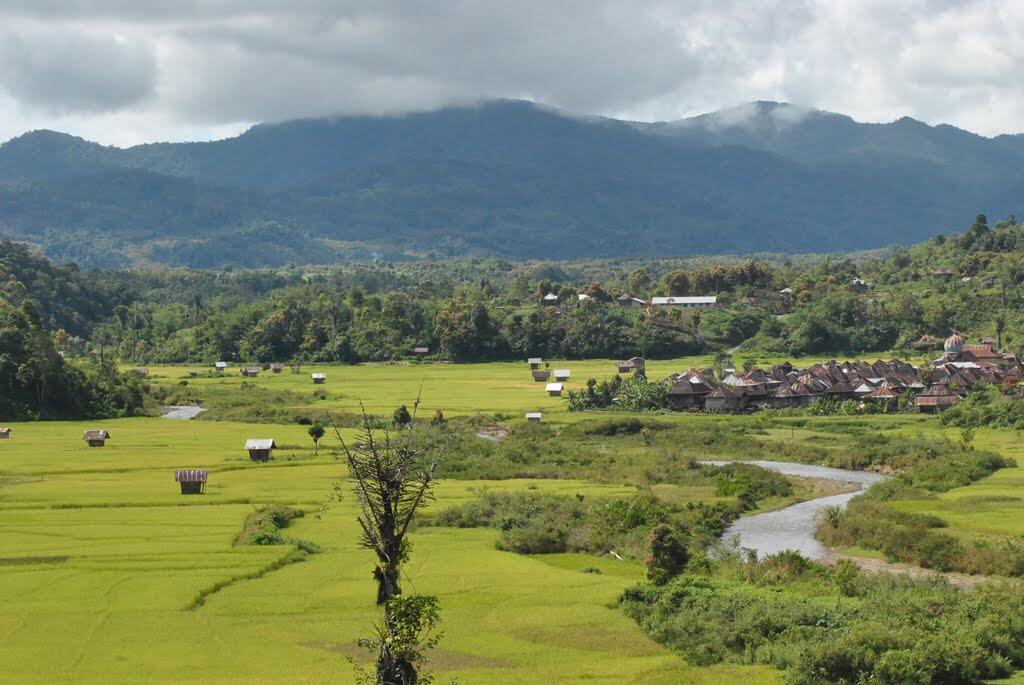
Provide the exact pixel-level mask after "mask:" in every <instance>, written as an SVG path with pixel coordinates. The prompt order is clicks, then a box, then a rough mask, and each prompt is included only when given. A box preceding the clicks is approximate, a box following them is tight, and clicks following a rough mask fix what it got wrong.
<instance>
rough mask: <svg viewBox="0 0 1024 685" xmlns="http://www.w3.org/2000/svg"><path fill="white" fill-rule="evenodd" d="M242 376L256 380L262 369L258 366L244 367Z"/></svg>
mask: <svg viewBox="0 0 1024 685" xmlns="http://www.w3.org/2000/svg"><path fill="white" fill-rule="evenodd" d="M241 373H242V375H243V376H244V377H246V378H256V377H257V376H259V375H260V367H258V366H243V367H242V372H241Z"/></svg>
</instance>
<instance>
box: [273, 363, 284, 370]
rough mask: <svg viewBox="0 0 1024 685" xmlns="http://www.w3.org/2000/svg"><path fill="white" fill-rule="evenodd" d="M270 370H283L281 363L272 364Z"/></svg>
mask: <svg viewBox="0 0 1024 685" xmlns="http://www.w3.org/2000/svg"><path fill="white" fill-rule="evenodd" d="M270 368H272V369H283V368H284V364H282V363H281V362H274V363H273V364H271V365H270Z"/></svg>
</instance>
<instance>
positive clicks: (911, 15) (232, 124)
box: [0, 0, 1024, 146]
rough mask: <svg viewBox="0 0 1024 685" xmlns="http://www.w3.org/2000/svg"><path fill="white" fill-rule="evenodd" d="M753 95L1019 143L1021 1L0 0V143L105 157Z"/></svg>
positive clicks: (625, 113)
mask: <svg viewBox="0 0 1024 685" xmlns="http://www.w3.org/2000/svg"><path fill="white" fill-rule="evenodd" d="M497 97H505V98H523V99H529V100H534V101H537V102H541V103H545V104H549V105H553V106H555V107H559V108H562V109H565V110H568V111H570V112H573V113H579V114H599V115H606V116H614V117H619V118H629V119H635V120H644V121H653V120H671V119H678V118H681V117H685V116H691V115H695V114H700V113H704V112H708V111H713V110H717V109H721V108H725V107H732V106H735V105H739V104H742V103H745V102H750V101H754V100H776V101H782V102H791V103H794V104H798V105H803V106H806V107H813V108H820V109H825V110H829V111H834V112H840V113H843V114H848V115H850V116H852V117H854V118H855V119H857V120H859V121H892V120H895V119H898V118H900V117H903V116H910V117H914V118H916V119H920V120H922V121H926V122H928V123H931V124H938V123H950V124H954V125H956V126H960V127H962V128H966V129H968V130H972V131H975V132H978V133H981V134H984V135H995V134H999V133H1017V132H1022V131H1024V1H1022V0H1002V1H1000V0H884V1H882V0H675V1H671V2H669V1H663V0H499V1H495V0H434V1H432V2H426V1H423V0H177V1H176V2H166V1H165V0H160V1H157V0H0V141H2V140H7V139H9V138H11V137H13V136H16V135H19V134H21V133H24V132H25V131H29V130H34V129H40V128H49V129H54V130H58V131H65V132H68V133H72V134H74V135H79V136H82V137H84V138H87V139H90V140H96V141H99V142H101V143H104V144H110V145H121V146H125V145H132V144H136V143H141V142H152V141H162V140H174V141H177V140H208V139H213V138H222V137H226V136H230V135H235V134H237V133H239V132H241V131H243V130H244V129H245V128H247V127H248V126H250V125H251V124H252V123H255V122H259V121H280V120H285V119H291V118H297V117H316V116H330V115H340V114H402V113H406V112H410V111H422V110H427V109H434V108H437V107H441V106H444V105H448V104H463V103H471V102H475V101H479V100H482V99H489V98H497Z"/></svg>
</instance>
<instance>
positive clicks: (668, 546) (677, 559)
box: [644, 523, 690, 585]
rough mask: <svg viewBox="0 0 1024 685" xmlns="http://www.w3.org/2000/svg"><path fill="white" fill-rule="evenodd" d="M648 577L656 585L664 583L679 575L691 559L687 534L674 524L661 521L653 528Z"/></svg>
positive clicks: (649, 538)
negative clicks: (673, 525) (674, 526)
mask: <svg viewBox="0 0 1024 685" xmlns="http://www.w3.org/2000/svg"><path fill="white" fill-rule="evenodd" d="M647 545H648V553H647V558H646V559H644V562H645V563H646V565H647V579H648V580H649V581H651V582H652V583H654V584H655V585H664V584H665V583H667V582H668V581H670V580H672V578H674V577H675V576H677V575H679V574H680V573H681V572H682V570H683V569H684V568H685V567H686V564H687V562H688V561H689V560H690V552H689V550H688V549H687V547H686V536H685V535H684V534H681V533H680V532H679V531H678V530H676V529H675V528H673V527H672V526H670V525H668V524H665V523H659V524H658V525H656V526H654V527H653V528H651V534H650V537H648V539H647Z"/></svg>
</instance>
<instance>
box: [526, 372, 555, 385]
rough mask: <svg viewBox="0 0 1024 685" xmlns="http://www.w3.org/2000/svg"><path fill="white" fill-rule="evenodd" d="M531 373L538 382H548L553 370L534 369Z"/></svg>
mask: <svg viewBox="0 0 1024 685" xmlns="http://www.w3.org/2000/svg"><path fill="white" fill-rule="evenodd" d="M530 373H531V374H532V375H533V380H534V382H536V383H547V380H548V377H549V376H551V372H550V371H548V370H547V369H534V370H533V371H531V372H530Z"/></svg>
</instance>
